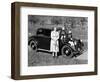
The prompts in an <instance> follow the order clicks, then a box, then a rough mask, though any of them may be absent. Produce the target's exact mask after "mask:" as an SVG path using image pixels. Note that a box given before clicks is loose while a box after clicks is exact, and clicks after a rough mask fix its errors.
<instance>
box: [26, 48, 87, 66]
mask: <svg viewBox="0 0 100 82" xmlns="http://www.w3.org/2000/svg"><path fill="white" fill-rule="evenodd" d="M28 51H29V53H28V55H29V56H28V66H50V65H75V64H76V65H77V64H87V51H85V52H84V53H83V54H81V55H80V56H78V57H76V58H71V59H68V58H67V57H66V56H59V57H58V58H53V56H52V54H48V53H43V52H37V53H36V52H35V51H33V50H32V49H31V48H30V47H28ZM34 53H35V54H34Z"/></svg>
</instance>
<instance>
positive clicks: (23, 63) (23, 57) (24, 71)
mask: <svg viewBox="0 0 100 82" xmlns="http://www.w3.org/2000/svg"><path fill="white" fill-rule="evenodd" d="M28 14H32V15H53V16H75V17H88V64H82V65H61V66H38V67H35V66H33V67H28V49H27V48H28V45H27V43H28ZM20 16H21V17H20V20H21V21H20V34H21V37H20V42H21V43H20V75H41V74H55V73H56V74H57V73H75V72H94V11H92V10H91V11H90V10H89V11H88V10H75V9H55V8H53V9H52V8H37V7H34V8H33V7H21V8H20Z"/></svg>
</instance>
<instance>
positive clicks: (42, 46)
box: [28, 28, 84, 58]
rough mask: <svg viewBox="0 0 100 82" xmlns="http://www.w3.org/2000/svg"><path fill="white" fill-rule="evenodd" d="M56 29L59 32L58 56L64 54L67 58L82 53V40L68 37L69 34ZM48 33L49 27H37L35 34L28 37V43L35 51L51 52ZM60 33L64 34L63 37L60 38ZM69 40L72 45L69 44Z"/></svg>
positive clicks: (49, 32) (49, 31)
mask: <svg viewBox="0 0 100 82" xmlns="http://www.w3.org/2000/svg"><path fill="white" fill-rule="evenodd" d="M57 31H59V32H60V38H59V49H60V50H59V52H58V56H60V55H66V56H67V57H68V58H73V57H77V56H79V55H81V54H82V52H83V46H84V44H83V42H82V40H80V39H75V38H71V37H68V35H69V34H68V33H67V32H66V31H62V29H57ZM50 34H51V29H47V28H39V29H37V32H36V35H33V36H30V37H29V39H28V45H29V46H30V47H31V48H32V49H33V50H35V51H36V52H45V53H52V52H50V41H51V38H50ZM61 35H64V38H61ZM71 42H72V43H73V44H74V45H71Z"/></svg>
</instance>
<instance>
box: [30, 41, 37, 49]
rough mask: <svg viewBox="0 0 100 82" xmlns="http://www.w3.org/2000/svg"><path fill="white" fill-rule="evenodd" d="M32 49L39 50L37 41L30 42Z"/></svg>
mask: <svg viewBox="0 0 100 82" xmlns="http://www.w3.org/2000/svg"><path fill="white" fill-rule="evenodd" d="M30 47H31V48H32V49H33V50H37V42H36V41H35V40H31V41H30Z"/></svg>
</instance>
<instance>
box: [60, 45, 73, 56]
mask: <svg viewBox="0 0 100 82" xmlns="http://www.w3.org/2000/svg"><path fill="white" fill-rule="evenodd" d="M61 54H62V55H66V56H67V58H71V57H72V56H73V53H72V49H71V48H70V47H69V46H67V45H64V46H63V47H62V49H61Z"/></svg>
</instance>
